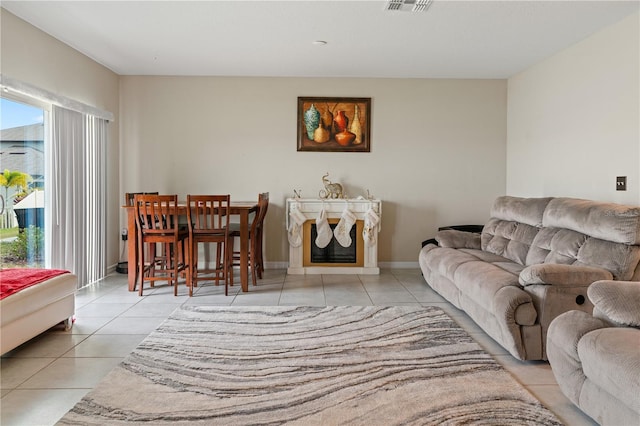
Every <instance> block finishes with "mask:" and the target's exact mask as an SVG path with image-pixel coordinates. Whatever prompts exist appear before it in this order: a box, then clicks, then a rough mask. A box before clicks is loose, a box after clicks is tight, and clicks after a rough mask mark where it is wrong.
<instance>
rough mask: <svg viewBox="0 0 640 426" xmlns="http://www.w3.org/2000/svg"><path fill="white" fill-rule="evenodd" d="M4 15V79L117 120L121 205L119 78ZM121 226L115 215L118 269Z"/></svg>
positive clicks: (113, 194) (115, 157)
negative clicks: (102, 112)
mask: <svg viewBox="0 0 640 426" xmlns="http://www.w3.org/2000/svg"><path fill="white" fill-rule="evenodd" d="M0 14H1V15H0V16H1V17H0V19H1V41H0V42H1V52H2V53H1V56H0V59H1V60H0V72H1V73H2V75H3V76H6V77H10V78H13V79H16V80H19V81H21V82H24V83H29V84H30V85H33V86H36V87H38V88H40V89H44V90H47V91H49V92H52V93H55V94H57V95H61V96H65V97H67V98H70V99H73V100H76V101H80V102H83V103H85V104H87V105H91V106H95V107H97V108H99V109H102V110H105V111H109V112H112V113H113V114H114V116H115V117H116V120H115V122H114V123H113V124H112V125H111V126H110V140H109V147H108V149H109V156H108V159H107V168H108V181H107V191H108V196H109V199H108V204H109V205H116V204H117V205H120V204H119V202H120V198H119V183H118V181H119V168H118V166H119V163H118V162H119V157H120V150H119V139H118V136H119V131H118V115H119V99H118V96H119V92H118V86H119V77H118V75H117V74H115V73H113V72H112V71H110V70H109V69H107V68H105V67H103V66H102V65H100V64H98V63H96V62H94V61H93V60H91V59H89V58H88V57H86V56H85V55H82V54H81V53H79V52H78V51H76V50H74V49H72V48H70V47H69V46H67V45H66V44H64V43H61V42H60V41H58V40H56V39H54V38H52V37H50V36H49V35H47V34H45V33H43V32H42V31H40V30H38V29H37V28H35V27H33V26H32V25H30V24H28V23H26V22H24V21H23V20H21V19H19V18H17V17H16V16H15V15H13V14H11V13H9V12H7V11H6V10H4V9H1V8H0ZM119 226H120V223H119V217H118V215H117V214H115V212H114V213H113V214H111V215H109V217H108V222H107V235H106V238H107V251H108V262H107V265H114V264H115V263H117V261H118V258H119V256H120V247H121V246H120V238H119V237H118V234H119V232H118V229H119Z"/></svg>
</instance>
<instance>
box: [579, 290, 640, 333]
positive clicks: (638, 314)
mask: <svg viewBox="0 0 640 426" xmlns="http://www.w3.org/2000/svg"><path fill="white" fill-rule="evenodd" d="M587 295H588V296H589V300H591V302H592V303H593V306H594V309H593V316H594V317H597V318H601V319H604V320H605V321H609V322H613V323H614V324H616V325H622V326H631V327H640V282H638V281H612V280H606V281H597V282H595V283H593V284H592V285H591V286H590V287H589V289H588V290H587Z"/></svg>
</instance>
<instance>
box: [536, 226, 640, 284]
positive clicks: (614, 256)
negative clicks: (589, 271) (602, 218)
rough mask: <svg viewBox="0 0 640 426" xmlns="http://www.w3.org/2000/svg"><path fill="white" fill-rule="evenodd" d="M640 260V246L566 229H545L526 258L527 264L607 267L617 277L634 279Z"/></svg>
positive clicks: (538, 235) (618, 278)
mask: <svg viewBox="0 0 640 426" xmlns="http://www.w3.org/2000/svg"><path fill="white" fill-rule="evenodd" d="M638 262H640V246H631V245H626V244H621V243H616V242H612V241H606V240H601V239H598V238H595V237H591V236H589V235H586V234H583V233H580V232H577V231H573V230H570V229H562V228H542V229H541V230H540V231H539V232H538V234H537V235H536V237H535V238H534V240H533V242H532V243H531V248H530V250H529V253H528V254H527V257H526V265H535V264H539V263H557V264H563V265H580V266H594V267H597V268H602V269H606V270H607V271H609V272H611V273H612V274H613V277H614V278H615V279H616V280H630V279H631V278H632V277H633V274H634V271H635V269H636V267H637V266H638Z"/></svg>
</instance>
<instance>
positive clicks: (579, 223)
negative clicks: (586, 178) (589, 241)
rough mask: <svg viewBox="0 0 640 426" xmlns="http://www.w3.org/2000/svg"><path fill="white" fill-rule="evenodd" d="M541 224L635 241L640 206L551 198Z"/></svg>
mask: <svg viewBox="0 0 640 426" xmlns="http://www.w3.org/2000/svg"><path fill="white" fill-rule="evenodd" d="M542 226H544V227H551V228H566V229H571V230H573V231H577V232H580V233H582V234H586V235H589V236H591V237H595V238H599V239H601V240H606V241H613V242H615V243H620V244H627V245H634V244H635V245H638V244H640V207H631V206H624V205H620V204H612V203H601V202H597V201H590V200H579V199H575V198H554V199H553V200H551V201H549V203H548V205H547V208H546V209H545V211H544V215H543V217H542Z"/></svg>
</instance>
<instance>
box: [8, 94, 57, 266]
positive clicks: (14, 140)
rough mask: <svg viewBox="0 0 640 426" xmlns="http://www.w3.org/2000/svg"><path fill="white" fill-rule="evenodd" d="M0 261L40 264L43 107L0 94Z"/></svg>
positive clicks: (45, 120) (43, 229)
mask: <svg viewBox="0 0 640 426" xmlns="http://www.w3.org/2000/svg"><path fill="white" fill-rule="evenodd" d="M0 101H1V104H0V108H1V112H2V114H0V135H1V136H0V189H1V194H0V240H1V241H0V264H1V266H2V268H12V267H21V268H23V267H33V268H37V267H44V266H45V265H46V264H47V261H48V259H47V257H46V255H45V241H46V238H47V236H46V235H47V230H46V227H45V215H46V212H45V196H46V189H47V184H46V182H45V157H46V150H47V143H48V137H47V132H46V129H47V123H48V112H49V111H48V107H47V106H46V105H40V104H39V103H38V102H37V101H33V100H29V99H24V98H20V97H12V98H9V97H4V96H3V97H2V98H1V99H0Z"/></svg>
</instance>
